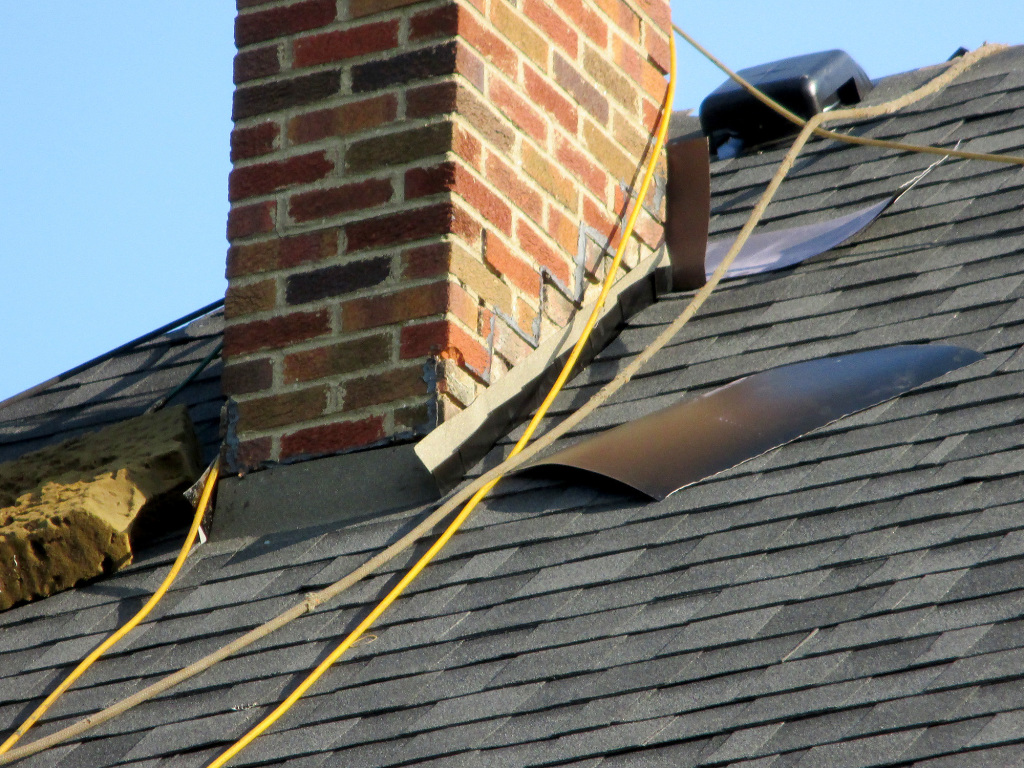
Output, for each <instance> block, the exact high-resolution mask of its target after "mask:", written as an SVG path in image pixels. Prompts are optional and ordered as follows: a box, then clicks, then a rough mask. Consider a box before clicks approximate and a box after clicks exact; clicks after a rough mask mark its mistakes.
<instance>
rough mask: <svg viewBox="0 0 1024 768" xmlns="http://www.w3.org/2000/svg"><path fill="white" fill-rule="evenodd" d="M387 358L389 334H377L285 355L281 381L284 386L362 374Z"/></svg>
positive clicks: (389, 347) (381, 363)
mask: <svg viewBox="0 0 1024 768" xmlns="http://www.w3.org/2000/svg"><path fill="white" fill-rule="evenodd" d="M390 359H391V335H390V334H387V333H379V334H375V335H373V336H366V337H364V338H361V339H351V340H349V341H343V342H341V343H338V344H331V345H329V346H326V347H317V348H316V349H309V350H305V351H303V352H295V353H294V354H291V355H288V356H287V357H286V358H285V359H284V380H285V383H287V384H294V383H295V382H297V381H313V380H315V379H325V378H327V377H328V376H339V375H342V374H346V373H354V372H355V371H365V370H368V369H370V368H373V367H375V366H378V365H383V364H384V363H387V362H388V361H389V360H390Z"/></svg>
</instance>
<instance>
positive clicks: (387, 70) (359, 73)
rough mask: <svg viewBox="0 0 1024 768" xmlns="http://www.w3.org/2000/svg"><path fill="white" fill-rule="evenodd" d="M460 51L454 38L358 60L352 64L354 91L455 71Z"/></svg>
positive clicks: (449, 73) (369, 89) (385, 86)
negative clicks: (409, 49) (383, 56)
mask: <svg viewBox="0 0 1024 768" xmlns="http://www.w3.org/2000/svg"><path fill="white" fill-rule="evenodd" d="M456 52H457V46H456V44H455V43H454V42H451V43H445V44H444V45H435V46H432V47H430V48H423V49H421V50H418V51H410V52H408V53H400V54H398V55H395V56H389V57H388V58H385V59H380V60H378V61H369V62H366V63H365V64H357V65H356V66H354V67H352V92H353V93H365V92H368V91H376V90H380V89H382V88H389V87H391V86H394V85H401V84H402V83H409V82H413V81H416V80H426V79H427V78H431V77H443V76H444V75H451V74H454V73H455V66H456Z"/></svg>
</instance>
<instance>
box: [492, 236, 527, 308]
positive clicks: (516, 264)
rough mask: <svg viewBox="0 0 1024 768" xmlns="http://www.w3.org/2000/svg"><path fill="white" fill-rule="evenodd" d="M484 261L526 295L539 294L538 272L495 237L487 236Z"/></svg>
mask: <svg viewBox="0 0 1024 768" xmlns="http://www.w3.org/2000/svg"><path fill="white" fill-rule="evenodd" d="M484 261H486V262H487V263H488V264H489V265H490V266H491V267H493V268H494V270H495V271H496V272H497V273H498V274H499V275H502V276H504V277H506V278H508V280H509V282H511V283H512V284H513V285H515V286H516V287H518V288H519V289H520V290H522V291H524V292H525V293H526V294H527V295H528V296H538V295H540V274H539V273H538V272H537V270H536V269H535V268H534V267H533V266H532V265H531V264H530V263H528V262H527V261H524V260H523V259H521V258H520V257H519V256H517V255H516V254H514V253H513V252H512V251H511V250H510V249H509V247H508V246H507V245H505V243H503V242H502V241H501V240H500V239H498V238H497V237H488V238H487V248H486V249H485V250H484Z"/></svg>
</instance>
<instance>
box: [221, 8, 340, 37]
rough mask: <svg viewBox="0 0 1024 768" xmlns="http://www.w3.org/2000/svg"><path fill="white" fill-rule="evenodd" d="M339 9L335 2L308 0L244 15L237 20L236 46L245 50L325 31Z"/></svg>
mask: <svg viewBox="0 0 1024 768" xmlns="http://www.w3.org/2000/svg"><path fill="white" fill-rule="evenodd" d="M336 6H337V3H336V2H335V0H306V1H305V2H301V3H295V4H294V5H286V6H283V7H281V8H271V9H270V10H266V11H259V12H256V13H246V14H241V15H239V16H238V17H237V18H236V19H235V46H236V47H238V48H242V47H243V46H246V45H252V44H253V43H259V42H262V41H264V40H270V39H272V38H275V37H282V36H284V35H294V34H295V33H296V32H307V31H309V30H311V29H316V28H317V27H323V26H325V25H327V24H330V23H331V22H332V21H334V19H335V16H336V13H335V12H336Z"/></svg>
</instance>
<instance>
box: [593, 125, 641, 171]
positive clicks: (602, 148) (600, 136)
mask: <svg viewBox="0 0 1024 768" xmlns="http://www.w3.org/2000/svg"><path fill="white" fill-rule="evenodd" d="M583 144H584V146H586V148H587V149H588V150H590V153H591V154H592V155H593V156H594V157H595V158H597V161H598V163H600V164H601V165H603V166H604V167H605V168H607V169H608V170H609V171H610V172H611V174H612V176H614V177H615V178H616V179H618V180H619V181H621V182H624V183H626V184H629V183H630V182H631V181H632V179H633V175H634V174H635V173H636V164H635V163H633V162H632V161H631V160H630V159H629V157H628V156H627V155H626V153H625V152H623V151H622V149H621V148H620V147H619V146H618V145H617V144H616V143H615V142H614V141H612V140H611V139H610V138H609V137H608V135H607V134H606V133H605V132H604V131H602V130H601V129H600V128H598V127H597V126H596V125H594V124H593V123H592V122H590V121H589V120H587V121H586V122H584V124H583Z"/></svg>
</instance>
